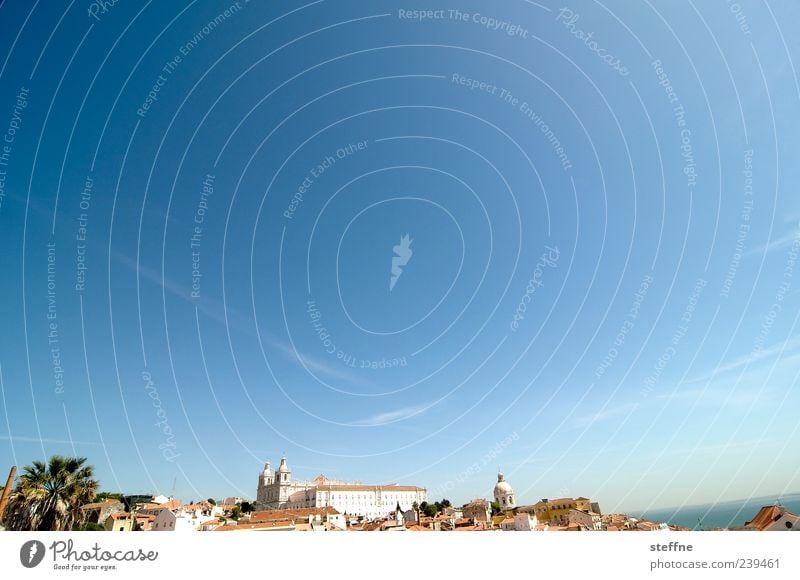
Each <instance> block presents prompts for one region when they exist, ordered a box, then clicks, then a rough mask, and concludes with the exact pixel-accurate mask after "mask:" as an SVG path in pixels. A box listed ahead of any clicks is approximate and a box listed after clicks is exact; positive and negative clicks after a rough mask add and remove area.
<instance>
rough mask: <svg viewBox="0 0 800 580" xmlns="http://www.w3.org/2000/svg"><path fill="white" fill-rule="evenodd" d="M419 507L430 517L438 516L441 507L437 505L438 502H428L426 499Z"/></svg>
mask: <svg viewBox="0 0 800 580" xmlns="http://www.w3.org/2000/svg"><path fill="white" fill-rule="evenodd" d="M419 509H420V510H421V511H422V513H424V514H425V515H426V516H428V517H429V518H433V517H436V514H437V513H439V508H438V507H436V504H432V503H428V502H426V501H424V502H422V503H421V504H419Z"/></svg>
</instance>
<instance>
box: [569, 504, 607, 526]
mask: <svg viewBox="0 0 800 580" xmlns="http://www.w3.org/2000/svg"><path fill="white" fill-rule="evenodd" d="M568 522H569V523H570V524H577V525H579V526H581V527H582V528H583V529H585V530H592V531H598V530H602V529H603V523H602V521H601V518H600V514H598V513H595V512H592V511H584V510H579V509H571V510H569V520H568Z"/></svg>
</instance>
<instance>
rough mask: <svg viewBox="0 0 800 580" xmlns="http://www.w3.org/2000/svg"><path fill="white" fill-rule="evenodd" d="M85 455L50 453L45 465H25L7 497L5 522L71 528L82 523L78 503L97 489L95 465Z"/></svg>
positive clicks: (43, 528)
mask: <svg viewBox="0 0 800 580" xmlns="http://www.w3.org/2000/svg"><path fill="white" fill-rule="evenodd" d="M85 463H86V458H85V457H62V456H60V455H53V456H52V457H50V461H49V462H48V464H47V465H45V464H44V463H43V462H41V461H34V462H33V465H32V466H31V465H26V466H25V468H24V473H23V474H22V475H20V477H19V480H18V481H17V485H16V487H15V488H14V490H13V491H12V492H11V494H10V495H9V498H8V511H7V514H8V515H7V517H6V522H7V524H8V526H9V528H10V529H12V530H26V531H60V530H71V529H73V528H74V527H76V526H80V525H81V524H82V523H83V520H84V516H83V514H82V512H81V509H80V508H81V506H82V505H84V504H86V503H89V502H91V501H92V499H93V498H94V496H95V494H96V493H97V485H98V484H97V481H96V480H94V479H92V476H93V475H94V468H93V467H92V466H91V465H85Z"/></svg>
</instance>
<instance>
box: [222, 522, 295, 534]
mask: <svg viewBox="0 0 800 580" xmlns="http://www.w3.org/2000/svg"><path fill="white" fill-rule="evenodd" d="M278 527H281V528H283V527H286V528H288V527H292V522H291V520H276V521H273V522H258V523H254V524H247V523H243V524H239V525H226V526H219V527H217V528H214V531H215V532H234V531H240V532H244V531H247V530H264V529H268V528H278Z"/></svg>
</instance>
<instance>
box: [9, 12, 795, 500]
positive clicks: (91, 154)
mask: <svg viewBox="0 0 800 580" xmlns="http://www.w3.org/2000/svg"><path fill="white" fill-rule="evenodd" d="M57 4H58V7H56V5H57ZM456 7H457V8H458V13H456V11H455V8H456ZM420 9H422V10H431V11H432V12H429V13H427V14H418V13H415V12H413V11H414V10H420ZM450 9H453V11H451V10H450ZM87 11H88V12H87ZM226 11H227V12H226ZM423 16H424V18H422V17H423ZM798 16H800V14H798V7H796V6H795V5H794V3H790V2H770V3H759V2H743V3H741V5H729V4H726V3H725V2H717V3H714V5H713V6H711V5H710V4H707V3H701V2H697V1H694V2H692V1H688V0H687V1H684V0H681V1H679V2H672V1H669V2H668V1H664V0H662V1H655V0H651V1H650V2H642V3H636V5H635V6H631V3H629V2H622V1H613V2H608V3H596V2H589V1H576V2H574V3H573V4H572V5H571V6H570V7H569V8H568V9H563V10H562V8H561V6H559V5H555V4H550V3H547V2H543V3H541V4H539V3H535V2H526V1H523V0H513V1H509V2H503V3H489V2H477V1H459V2H451V3H450V4H448V5H447V6H438V5H435V6H434V5H431V4H430V3H428V2H425V3H423V2H417V3H411V4H408V3H397V2H390V1H376V2H369V3H365V2H350V1H341V2H338V1H337V2H333V1H319V2H310V3H308V4H304V3H300V2H281V3H271V2H269V3H268V2H255V1H253V2H245V1H244V0H241V1H240V2H239V3H238V4H234V3H230V2H214V3H211V2H189V3H160V2H149V3H147V4H146V5H145V4H143V3H132V2H131V3H125V2H120V3H117V4H116V5H113V6H110V7H108V8H106V9H105V11H103V10H101V9H98V8H97V6H96V5H93V4H88V5H87V3H66V2H65V3H63V6H62V5H61V4H60V3H51V2H46V3H45V2H39V3H36V4H35V5H32V4H31V3H29V2H22V1H20V0H6V1H5V2H3V3H1V4H0V59H1V60H0V67H2V68H0V132H2V134H3V137H2V138H4V139H11V141H4V142H3V143H0V154H3V155H5V157H3V158H2V159H0V162H2V163H0V171H2V172H3V173H0V178H2V181H0V185H1V186H2V190H0V196H1V197H0V201H1V202H2V203H1V205H0V248H1V249H0V256H2V258H0V259H1V260H2V277H0V305H2V306H0V312H1V313H2V317H1V318H0V371H1V375H2V387H3V388H2V395H3V397H2V400H0V407H2V415H0V465H2V466H8V465H10V464H13V463H16V464H17V465H24V464H27V463H29V462H30V461H32V460H33V459H39V458H42V457H43V456H45V455H50V454H54V453H61V454H73V453H77V454H79V455H83V456H86V457H88V458H89V460H90V462H91V463H92V464H93V465H94V466H95V467H96V470H97V475H98V477H99V478H100V480H101V482H102V487H103V489H106V490H111V491H117V490H122V491H125V492H160V493H165V494H173V493H174V495H176V496H177V497H179V498H182V499H185V500H189V499H193V498H195V499H196V498H198V497H208V496H215V497H224V496H229V495H242V496H249V497H252V496H254V495H255V485H256V477H257V475H258V472H259V470H260V469H261V467H262V465H263V462H264V460H266V459H271V460H272V461H273V462H277V461H278V460H279V458H280V456H281V453H284V452H285V453H286V455H287V457H288V458H289V463H290V465H291V466H292V467H293V468H294V474H295V477H298V478H312V477H314V476H316V475H317V474H318V473H325V474H326V475H328V476H329V477H338V478H343V479H349V480H356V479H357V480H361V481H364V482H369V483H387V482H393V481H396V482H400V483H407V484H417V485H421V486H425V487H427V488H429V490H431V494H432V495H435V496H436V497H435V498H438V497H441V496H446V497H448V498H450V499H451V500H453V501H454V502H463V501H467V500H470V499H472V498H474V497H488V496H489V495H490V493H491V489H492V487H493V485H494V482H495V478H496V473H497V468H498V466H499V467H500V468H501V469H502V470H503V471H504V472H505V474H506V478H507V479H508V480H509V481H510V483H511V484H512V485H513V486H514V488H515V489H516V491H517V494H518V501H519V502H520V503H533V502H535V501H537V500H539V499H540V498H543V497H557V496H564V495H570V496H578V495H584V496H588V497H591V498H594V499H597V500H599V501H600V503H601V507H603V509H604V510H605V511H609V510H611V509H614V510H625V509H628V510H633V509H641V508H647V507H663V506H674V505H680V504H684V503H689V504H692V503H703V502H713V501H717V500H719V501H723V500H729V499H735V498H743V497H749V496H764V495H776V496H778V495H780V494H782V493H787V492H790V491H797V490H798V489H800V471H798V466H797V457H798V454H799V452H800V434H798V422H797V409H798V403H800V395H798V388H797V384H798V372H799V369H800V333H798V327H797V322H798V314H800V309H798V305H800V266H799V265H798V264H797V263H796V259H797V253H798V248H799V247H800V237H799V236H800V229H799V228H798V222H800V202H799V201H798V199H799V198H798V196H797V191H798V184H799V183H800V174H798V172H799V171H800V164H799V163H797V162H796V154H797V151H798V149H799V147H798V142H797V140H798V137H797V136H798V135H800V126H798V119H799V117H798V115H797V111H798V110H799V108H798V107H799V105H800V84H799V83H798V76H797V70H796V69H797V66H798V65H797V64H796V62H795V61H796V59H797V56H798V55H800V46H798V38H797V35H796V34H794V31H793V30H792V29H791V28H790V23H792V22H794V21H796V20H797V18H798ZM3 147H6V148H5V149H3ZM87 179H88V183H87ZM406 234H408V236H409V238H410V240H411V242H410V245H407V246H403V247H402V248H401V247H400V246H401V245H402V244H401V238H402V237H403V236H405V235H406ZM395 246H398V251H399V253H400V254H402V253H404V248H405V247H407V248H408V249H410V252H411V253H410V256H409V254H408V253H405V256H404V257H403V258H402V259H401V256H400V255H399V254H395V253H394V251H393V249H394V247H395ZM393 257H395V258H397V260H396V262H397V264H396V266H397V268H396V269H395V271H394V276H395V278H396V279H395V282H394V286H393V287H390V283H391V282H390V280H391V279H392V277H393V271H392V268H393V263H392V258H393ZM48 267H50V272H49V278H48ZM84 268H85V269H84ZM398 273H399V275H398ZM390 288H391V289H390ZM48 316H49V318H48ZM3 469H5V467H3ZM435 498H432V499H435Z"/></svg>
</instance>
